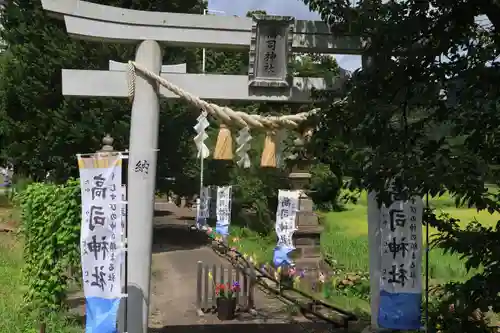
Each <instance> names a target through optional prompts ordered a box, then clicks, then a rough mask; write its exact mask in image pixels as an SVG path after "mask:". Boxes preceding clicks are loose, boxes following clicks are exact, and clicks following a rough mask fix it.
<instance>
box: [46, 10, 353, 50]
mask: <svg viewBox="0 0 500 333" xmlns="http://www.w3.org/2000/svg"><path fill="white" fill-rule="evenodd" d="M42 6H43V8H44V9H45V10H47V11H48V12H50V13H51V14H52V15H57V16H59V17H60V16H62V15H64V21H65V23H66V29H67V31H68V33H69V34H70V35H71V36H72V37H76V38H83V39H94V40H99V41H105V42H121V43H123V42H132V43H137V42H140V41H143V40H156V41H158V42H166V43H168V44H169V45H177V46H192V47H224V48H239V49H248V48H249V40H250V37H251V30H252V19H251V18H247V17H234V16H225V17H224V19H223V20H221V19H220V17H216V16H211V15H196V14H178V13H160V12H148V11H139V10H130V9H123V8H117V7H112V6H104V5H98V4H95V3H91V2H87V1H80V0H42ZM292 51H293V52H316V53H332V54H333V53H336V54H361V51H362V46H361V39H360V38H359V37H353V36H339V35H337V36H332V33H331V31H330V29H329V28H328V26H327V25H326V24H325V23H324V22H322V21H301V20H297V21H295V29H294V37H293V45H292Z"/></svg>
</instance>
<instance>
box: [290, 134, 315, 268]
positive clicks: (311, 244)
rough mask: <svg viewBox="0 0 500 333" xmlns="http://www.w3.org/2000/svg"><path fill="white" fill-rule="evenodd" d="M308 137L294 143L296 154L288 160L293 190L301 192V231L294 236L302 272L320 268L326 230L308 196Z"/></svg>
mask: <svg viewBox="0 0 500 333" xmlns="http://www.w3.org/2000/svg"><path fill="white" fill-rule="evenodd" d="M306 140H307V137H299V138H298V139H296V140H295V141H294V142H293V148H292V149H291V150H292V154H291V155H290V156H288V157H287V159H286V164H287V167H288V169H289V170H290V173H289V175H288V177H289V179H290V183H291V186H292V189H293V190H299V191H301V192H300V197H299V211H298V212H297V219H296V221H295V224H296V227H297V230H296V231H295V233H294V235H293V242H294V245H295V248H296V249H295V250H294V251H293V253H292V257H293V259H294V261H295V264H296V267H297V268H298V269H306V270H318V269H320V263H321V261H322V259H321V251H320V236H321V232H322V231H323V227H322V226H321V225H320V224H319V218H318V216H317V215H316V214H315V213H314V211H313V201H312V199H311V198H310V197H309V196H308V195H307V193H308V188H309V184H310V181H311V174H310V172H309V171H310V168H311V166H312V161H313V160H312V158H310V157H309V156H307V153H306V150H305V144H306Z"/></svg>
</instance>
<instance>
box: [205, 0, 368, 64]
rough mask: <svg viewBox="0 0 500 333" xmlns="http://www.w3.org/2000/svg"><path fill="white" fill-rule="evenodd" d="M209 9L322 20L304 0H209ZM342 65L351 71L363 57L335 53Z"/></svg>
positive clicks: (237, 13) (228, 12)
mask: <svg viewBox="0 0 500 333" xmlns="http://www.w3.org/2000/svg"><path fill="white" fill-rule="evenodd" d="M208 9H209V10H214V11H221V12H224V13H217V12H214V13H213V14H216V15H238V16H245V15H246V13H247V12H249V11H251V10H257V9H262V10H265V11H266V12H267V13H268V14H270V15H288V16H293V17H295V18H296V19H298V20H321V19H320V17H319V15H318V14H317V13H314V12H310V11H309V8H308V7H307V6H306V5H305V4H304V2H303V1H302V0H208ZM335 58H336V59H337V62H338V64H339V66H340V67H342V68H344V69H347V70H349V71H354V70H355V69H357V68H359V67H361V57H360V56H352V55H335Z"/></svg>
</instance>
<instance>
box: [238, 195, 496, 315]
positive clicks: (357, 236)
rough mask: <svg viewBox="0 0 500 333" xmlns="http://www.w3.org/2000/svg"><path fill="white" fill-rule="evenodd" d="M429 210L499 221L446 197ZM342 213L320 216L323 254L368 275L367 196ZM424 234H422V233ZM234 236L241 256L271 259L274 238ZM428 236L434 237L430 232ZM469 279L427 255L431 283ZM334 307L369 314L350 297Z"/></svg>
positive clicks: (451, 262)
mask: <svg viewBox="0 0 500 333" xmlns="http://www.w3.org/2000/svg"><path fill="white" fill-rule="evenodd" d="M430 205H431V207H434V208H436V209H437V212H438V213H439V212H440V211H443V212H446V213H450V214H451V215H452V216H453V217H454V218H457V219H460V220H461V224H462V225H466V224H467V223H468V222H470V221H472V220H473V219H477V220H478V221H480V222H481V223H482V224H483V225H488V226H492V225H495V224H496V223H497V221H498V220H500V215H499V214H493V215H491V214H489V213H487V212H477V211H476V210H475V209H468V208H456V207H455V203H454V200H453V199H452V198H450V197H449V196H447V195H445V196H443V197H440V198H438V199H435V200H430ZM345 208H346V210H345V211H342V212H330V213H325V214H322V217H323V221H324V226H325V231H324V232H323V234H322V237H321V247H322V252H323V253H324V254H325V255H328V256H329V257H331V258H333V259H335V260H336V261H337V263H338V264H339V265H340V266H342V267H343V268H344V269H345V271H347V272H358V271H362V272H367V271H368V240H367V232H368V224H367V200H366V194H364V195H362V196H361V197H360V199H359V201H358V202H357V204H355V205H354V204H348V205H346V207H345ZM424 232H425V230H424ZM232 233H233V235H234V236H236V237H239V238H240V241H239V244H240V248H241V250H242V251H243V252H246V253H249V254H255V255H256V256H257V257H258V259H260V260H261V261H269V260H270V258H272V250H273V248H274V246H275V244H276V243H275V240H274V237H273V236H270V237H262V236H260V235H257V234H255V233H252V232H250V231H248V230H246V229H241V228H236V227H235V228H233V231H232ZM429 233H430V234H431V236H432V234H434V233H436V231H435V230H429ZM467 276H468V274H467V271H466V269H465V267H464V264H463V262H462V261H461V260H460V259H459V258H458V257H457V256H452V255H447V254H444V253H443V252H442V251H441V250H439V249H431V250H430V253H429V277H430V281H431V283H443V282H447V281H451V280H463V279H465V278H466V277H467ZM335 303H336V305H339V306H341V307H344V308H346V309H355V308H358V309H359V308H361V309H362V310H366V311H367V310H368V308H369V307H368V303H367V302H366V301H363V300H359V299H355V298H353V297H348V296H345V295H344V296H343V295H338V297H335Z"/></svg>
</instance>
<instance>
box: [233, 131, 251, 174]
mask: <svg viewBox="0 0 500 333" xmlns="http://www.w3.org/2000/svg"><path fill="white" fill-rule="evenodd" d="M251 140H252V136H251V135H250V129H249V128H248V127H245V128H243V129H241V130H240V131H239V132H238V137H237V138H236V143H237V144H238V148H237V149H236V155H238V157H239V159H238V161H237V162H236V164H238V166H240V167H243V168H249V167H250V164H251V163H250V156H248V151H249V150H250V141H251Z"/></svg>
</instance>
